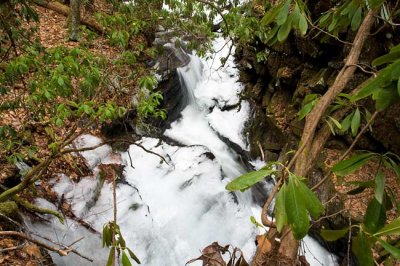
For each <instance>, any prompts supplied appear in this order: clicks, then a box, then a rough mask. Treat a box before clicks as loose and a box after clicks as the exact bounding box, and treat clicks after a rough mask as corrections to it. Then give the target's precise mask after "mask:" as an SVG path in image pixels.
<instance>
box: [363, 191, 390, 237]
mask: <svg viewBox="0 0 400 266" xmlns="http://www.w3.org/2000/svg"><path fill="white" fill-rule="evenodd" d="M385 222H386V208H385V205H384V204H381V203H379V202H378V201H377V199H376V198H373V199H372V200H371V202H370V203H369V204H368V208H367V212H366V213H365V216H364V226H365V229H366V230H367V231H368V232H369V233H371V234H373V233H376V232H377V231H378V230H379V229H381V228H382V227H383V226H384V225H385Z"/></svg>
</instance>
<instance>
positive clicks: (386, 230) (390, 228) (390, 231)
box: [374, 218, 400, 236]
mask: <svg viewBox="0 0 400 266" xmlns="http://www.w3.org/2000/svg"><path fill="white" fill-rule="evenodd" d="M399 234H400V219H399V218H397V219H396V220H393V221H392V222H391V223H390V224H388V225H386V226H384V227H383V228H381V229H379V230H378V231H377V232H376V233H375V234H374V236H384V235H399Z"/></svg>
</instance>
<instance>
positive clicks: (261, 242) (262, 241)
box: [256, 234, 271, 254]
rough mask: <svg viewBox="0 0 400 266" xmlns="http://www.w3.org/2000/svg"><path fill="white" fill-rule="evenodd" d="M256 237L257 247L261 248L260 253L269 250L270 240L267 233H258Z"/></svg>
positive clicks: (265, 252)
mask: <svg viewBox="0 0 400 266" xmlns="http://www.w3.org/2000/svg"><path fill="white" fill-rule="evenodd" d="M256 239H257V243H258V246H257V249H259V250H261V253H262V254H267V253H268V252H270V251H271V242H270V241H269V240H268V238H267V235H266V234H264V235H258V236H257V237H256Z"/></svg>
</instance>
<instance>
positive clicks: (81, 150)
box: [60, 139, 169, 165]
mask: <svg viewBox="0 0 400 266" xmlns="http://www.w3.org/2000/svg"><path fill="white" fill-rule="evenodd" d="M118 142H121V143H128V144H131V145H135V146H138V147H139V148H141V149H142V150H144V151H145V152H147V153H151V154H153V155H156V156H158V157H160V158H161V159H162V160H163V161H164V162H165V163H166V164H167V165H169V164H168V162H167V160H166V159H165V158H164V157H163V156H162V155H160V154H158V153H156V152H154V151H151V150H148V149H146V148H145V147H144V146H142V145H140V144H138V143H136V142H133V141H131V140H127V139H111V140H107V141H104V142H102V143H99V144H97V145H94V146H91V147H84V148H76V149H74V148H72V149H65V150H62V151H61V152H60V154H66V153H72V152H76V153H77V152H84V151H91V150H94V149H97V148H99V147H101V146H104V145H107V144H113V143H118Z"/></svg>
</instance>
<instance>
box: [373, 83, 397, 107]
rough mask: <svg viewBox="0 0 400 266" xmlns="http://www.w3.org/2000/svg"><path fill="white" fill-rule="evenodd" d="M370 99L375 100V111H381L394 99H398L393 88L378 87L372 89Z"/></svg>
mask: <svg viewBox="0 0 400 266" xmlns="http://www.w3.org/2000/svg"><path fill="white" fill-rule="evenodd" d="M372 99H373V100H375V108H376V110H377V111H383V110H384V109H386V108H387V107H388V106H389V105H390V104H392V103H393V102H394V101H396V100H398V99H399V95H398V94H397V90H396V89H395V88H392V87H389V88H378V89H377V90H375V91H374V93H373V95H372Z"/></svg>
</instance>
